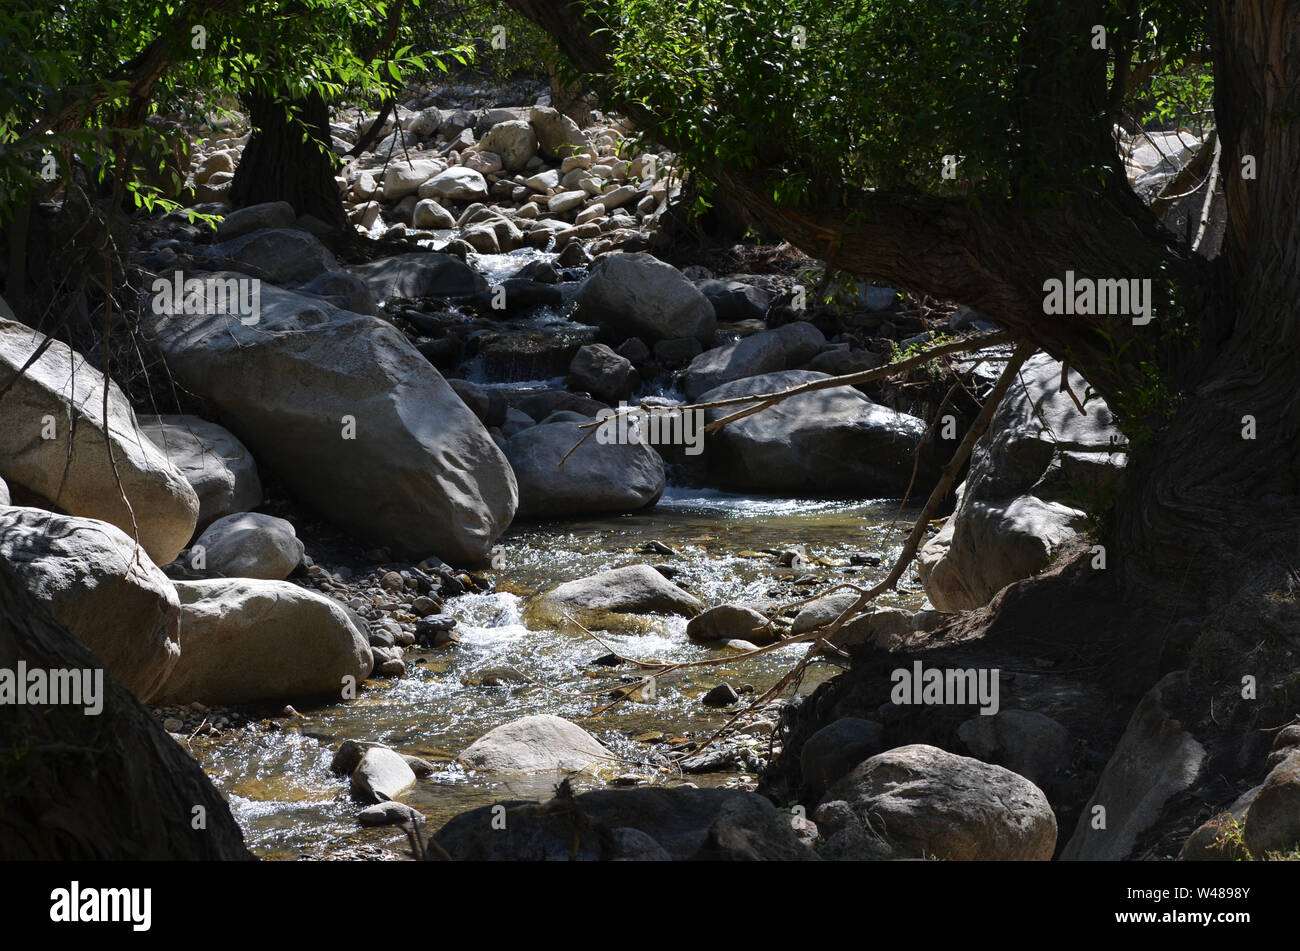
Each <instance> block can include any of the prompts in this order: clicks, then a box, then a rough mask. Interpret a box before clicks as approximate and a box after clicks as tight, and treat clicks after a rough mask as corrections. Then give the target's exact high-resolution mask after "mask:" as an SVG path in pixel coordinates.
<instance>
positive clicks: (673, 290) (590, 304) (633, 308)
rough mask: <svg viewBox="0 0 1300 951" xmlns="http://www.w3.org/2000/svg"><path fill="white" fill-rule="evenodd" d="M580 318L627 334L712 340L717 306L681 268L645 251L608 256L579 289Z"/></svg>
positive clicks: (657, 338) (592, 270)
mask: <svg viewBox="0 0 1300 951" xmlns="http://www.w3.org/2000/svg"><path fill="white" fill-rule="evenodd" d="M576 300H577V303H578V311H577V317H578V319H579V320H584V321H588V322H592V323H596V324H599V325H601V326H606V327H609V328H612V329H613V330H615V331H618V332H620V333H622V334H623V335H624V336H626V337H633V336H636V337H641V338H642V339H645V340H666V339H671V338H674V337H694V338H695V339H697V340H699V341H700V342H701V343H706V344H707V343H708V342H709V341H710V340H712V339H713V333H714V331H715V330H716V329H717V325H718V320H717V317H716V316H714V313H713V305H712V304H710V303H709V301H708V299H707V298H706V297H705V296H704V295H703V294H701V293H700V292H699V291H698V290H697V289H696V287H695V285H694V284H692V283H691V282H690V281H689V280H688V279H687V278H686V276H685V275H684V274H682V272H681V271H679V270H677V268H675V267H673V266H672V265H671V264H665V263H664V262H663V261H660V260H659V259H658V258H656V257H655V256H654V255H652V254H646V253H644V252H637V253H618V254H606V255H603V256H601V257H600V259H599V260H597V262H596V263H595V264H594V265H592V267H591V270H590V271H589V272H588V275H587V279H586V280H585V281H583V283H582V286H581V287H580V288H578V294H577V297H576Z"/></svg>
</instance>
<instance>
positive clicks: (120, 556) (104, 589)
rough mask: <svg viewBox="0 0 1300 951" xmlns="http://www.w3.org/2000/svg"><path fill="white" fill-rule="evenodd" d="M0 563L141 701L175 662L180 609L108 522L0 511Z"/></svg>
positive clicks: (168, 587)
mask: <svg viewBox="0 0 1300 951" xmlns="http://www.w3.org/2000/svg"><path fill="white" fill-rule="evenodd" d="M0 561H3V562H4V563H5V564H6V565H7V566H8V571H9V572H10V574H11V575H12V576H13V577H14V578H16V579H17V580H18V582H20V583H21V584H22V585H23V587H24V588H25V589H26V590H27V591H28V592H29V593H30V594H31V595H32V596H33V597H34V598H35V599H36V600H37V601H39V602H41V603H43V604H44V605H45V606H46V607H47V608H48V610H49V612H50V614H51V616H52V617H53V618H54V620H56V621H58V622H59V623H60V624H61V625H63V627H65V628H67V630H68V631H69V632H70V633H71V634H72V636H73V637H75V638H76V639H77V640H79V641H80V642H81V643H82V644H84V645H85V646H86V647H88V648H90V650H91V651H93V652H94V654H95V656H96V657H98V658H99V659H100V661H101V662H102V663H103V664H104V666H105V667H107V668H108V670H109V671H110V672H111V673H112V674H113V676H114V677H116V678H117V679H118V681H119V682H121V684H122V685H123V686H124V687H126V688H127V689H128V690H130V691H131V692H132V693H133V694H135V695H136V696H137V697H138V698H139V699H140V700H141V701H144V702H147V701H149V700H151V699H153V697H154V695H155V694H156V693H157V692H158V690H159V688H160V687H161V686H162V684H163V683H164V681H166V680H167V678H168V676H169V675H170V674H171V673H172V670H173V669H174V667H175V666H176V662H177V660H178V659H179V658H180V654H181V645H180V635H179V630H180V602H179V600H178V599H177V595H176V589H175V588H174V587H173V585H172V582H171V581H170V579H168V577H167V576H166V575H164V574H163V573H162V571H161V570H160V569H159V568H157V567H155V566H154V565H153V564H152V563H151V562H150V561H149V559H148V558H145V557H143V556H142V555H141V553H140V552H139V550H138V549H137V548H136V546H135V543H134V542H132V541H131V539H130V538H129V537H127V535H126V533H125V532H123V531H121V530H120V529H118V528H117V527H115V526H113V525H110V524H108V523H107V522H101V521H96V520H95V519H89V518H76V517H73V516H68V515H56V514H54V513H53V512H46V511H44V510H43V509H33V508H24V507H21V506H10V507H7V508H3V509H0Z"/></svg>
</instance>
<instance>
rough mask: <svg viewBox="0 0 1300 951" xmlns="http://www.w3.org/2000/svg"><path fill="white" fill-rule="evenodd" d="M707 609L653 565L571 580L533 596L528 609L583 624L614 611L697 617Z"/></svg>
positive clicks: (550, 616) (542, 615) (599, 618)
mask: <svg viewBox="0 0 1300 951" xmlns="http://www.w3.org/2000/svg"><path fill="white" fill-rule="evenodd" d="M703 609H704V606H703V605H702V604H701V603H700V602H699V600H698V599H697V598H696V597H695V596H694V595H691V594H688V593H687V592H685V591H683V590H682V589H681V588H679V587H677V586H676V585H675V584H673V583H672V582H671V581H668V580H667V579H666V578H664V576H663V575H661V574H660V573H659V572H657V571H655V570H654V568H652V567H651V566H650V565H627V566H626V567H623V568H613V569H611V570H609V571H602V572H600V573H599V574H596V575H592V576H590V577H588V578H581V579H579V580H577V581H568V582H565V583H564V584H561V585H558V586H557V587H554V588H552V589H550V590H549V591H547V592H545V593H543V594H540V595H537V596H536V597H535V598H533V599H532V600H531V601H530V602H529V604H528V607H527V609H526V611H527V612H528V613H529V614H530V615H533V616H536V617H538V618H542V617H548V618H558V619H563V617H564V615H565V614H566V613H567V614H571V615H573V616H574V617H575V618H576V619H577V620H578V621H579V622H580V623H583V624H586V623H588V621H591V622H593V623H594V622H599V621H601V620H603V618H604V616H605V615H611V614H677V615H681V616H683V617H694V616H695V615H697V614H699V613H700V612H701V611H702V610H703Z"/></svg>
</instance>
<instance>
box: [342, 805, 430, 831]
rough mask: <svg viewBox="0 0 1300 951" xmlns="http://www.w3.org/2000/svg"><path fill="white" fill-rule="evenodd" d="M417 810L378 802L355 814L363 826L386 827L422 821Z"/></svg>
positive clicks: (422, 817) (406, 806)
mask: <svg viewBox="0 0 1300 951" xmlns="http://www.w3.org/2000/svg"><path fill="white" fill-rule="evenodd" d="M423 819H424V816H423V815H421V814H420V812H419V810H417V809H415V808H414V807H412V806H408V805H406V803H403V802H380V803H376V804H375V805H373V806H367V807H366V808H365V809H362V810H361V811H360V812H358V813H357V821H358V822H360V823H361V824H362V825H363V826H388V825H398V824H401V823H406V822H414V821H416V820H423Z"/></svg>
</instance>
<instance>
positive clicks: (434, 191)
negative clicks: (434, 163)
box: [416, 165, 488, 201]
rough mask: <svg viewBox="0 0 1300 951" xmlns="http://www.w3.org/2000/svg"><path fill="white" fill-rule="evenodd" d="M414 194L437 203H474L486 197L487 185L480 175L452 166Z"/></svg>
mask: <svg viewBox="0 0 1300 951" xmlns="http://www.w3.org/2000/svg"><path fill="white" fill-rule="evenodd" d="M416 194H418V195H419V196H420V197H421V198H434V199H437V200H438V201H443V200H447V201H475V200H477V199H479V198H486V197H487V195H488V184H487V179H485V178H484V177H483V175H482V173H480V172H476V171H474V169H472V168H466V167H465V166H463V165H453V166H452V167H451V168H449V169H447V170H446V171H445V172H439V173H438V174H437V175H435V176H433V178H431V179H429V180H428V181H427V182H425V183H424V184H423V185H421V186H420V188H419V191H418V192H417V193H416Z"/></svg>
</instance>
